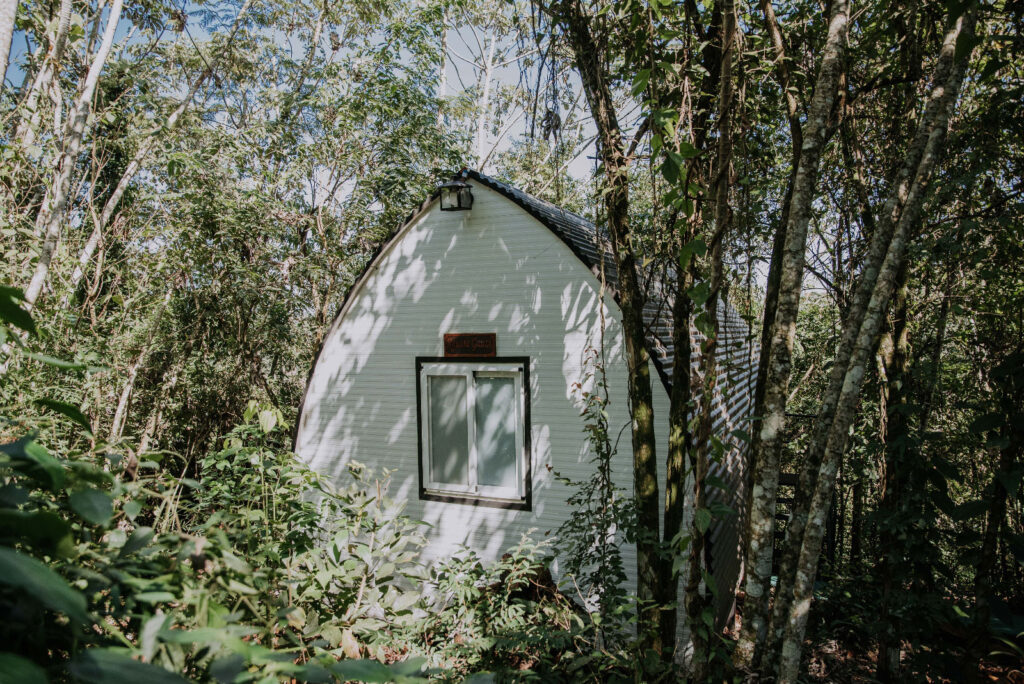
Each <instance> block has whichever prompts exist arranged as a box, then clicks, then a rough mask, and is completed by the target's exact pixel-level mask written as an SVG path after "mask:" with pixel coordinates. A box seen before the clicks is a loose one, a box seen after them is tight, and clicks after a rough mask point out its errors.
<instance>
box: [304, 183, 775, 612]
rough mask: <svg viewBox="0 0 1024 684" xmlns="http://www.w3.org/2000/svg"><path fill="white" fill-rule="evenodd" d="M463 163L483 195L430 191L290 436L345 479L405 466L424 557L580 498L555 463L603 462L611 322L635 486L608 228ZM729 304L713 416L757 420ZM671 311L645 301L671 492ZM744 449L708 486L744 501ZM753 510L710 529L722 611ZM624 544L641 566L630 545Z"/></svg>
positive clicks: (631, 568) (615, 414) (363, 285)
mask: <svg viewBox="0 0 1024 684" xmlns="http://www.w3.org/2000/svg"><path fill="white" fill-rule="evenodd" d="M457 179H458V180H461V181H463V182H465V183H468V184H469V186H470V190H471V192H472V209H471V210H469V211H443V210H442V209H441V207H440V203H439V193H434V195H433V196H432V197H431V198H429V199H428V200H427V201H426V202H424V203H423V204H422V205H421V206H420V207H419V208H418V209H417V210H416V211H415V212H414V213H413V214H412V215H411V216H410V217H409V219H408V220H407V221H406V222H405V223H404V224H403V225H402V226H401V227H399V228H398V230H397V231H396V232H395V233H394V234H393V236H392V237H391V239H390V240H389V241H388V242H387V243H386V244H385V245H384V246H383V247H382V248H381V250H380V251H379V253H378V254H377V255H376V256H375V257H374V258H373V259H372V260H371V261H370V263H369V264H368V266H367V268H366V270H365V272H364V273H363V274H362V276H361V277H360V278H359V279H358V280H357V281H356V283H355V284H354V286H353V287H352V289H351V290H350V292H349V293H348V296H347V297H346V299H345V301H344V303H343V305H342V308H341V310H340V312H339V314H338V316H337V318H336V319H335V321H334V323H333V325H332V326H331V329H330V332H329V333H328V335H327V336H326V338H325V339H324V342H323V346H322V348H321V350H320V352H319V354H318V356H317V359H316V361H315V364H314V367H313V369H312V372H311V374H310V378H309V383H308V386H307V388H306V393H305V396H304V398H303V402H302V406H301V408H300V414H299V422H298V427H297V431H296V440H295V451H296V453H297V454H298V455H299V456H300V457H301V458H302V459H303V460H304V461H305V462H307V463H309V464H310V465H311V466H312V467H313V468H314V469H315V470H317V471H318V472H320V473H323V474H326V475H328V476H331V477H333V478H336V479H337V480H338V481H341V480H342V479H343V478H344V477H345V475H346V464H347V463H348V462H349V461H350V460H354V461H358V462H360V463H364V464H366V465H368V466H369V467H370V468H372V469H373V470H374V471H376V472H380V471H381V470H382V469H385V468H387V469H389V470H391V471H394V474H393V475H392V478H391V483H390V490H389V495H390V496H391V497H394V498H397V499H399V500H404V501H406V502H407V506H406V512H407V513H408V514H409V515H410V516H412V517H413V518H417V519H420V520H422V521H424V522H426V523H429V524H430V526H431V527H430V528H429V530H428V533H427V536H428V540H429V541H428V546H427V548H426V549H425V560H426V561H428V562H429V561H431V560H434V559H443V558H447V557H450V556H452V555H454V554H457V553H459V551H460V549H462V548H463V547H469V548H472V549H473V550H474V551H475V552H476V553H477V554H478V555H479V556H480V557H481V558H482V559H484V560H485V561H486V560H491V561H493V560H496V559H498V558H500V557H501V555H502V554H503V553H504V552H505V551H506V550H508V549H509V548H511V547H513V546H515V545H516V544H517V543H518V542H519V540H520V537H521V536H522V535H523V534H527V533H531V531H532V534H534V535H536V536H537V538H538V539H539V538H544V537H545V535H553V534H554V533H555V531H556V530H557V529H558V528H559V526H560V525H561V524H562V523H563V522H564V521H565V520H566V518H567V516H570V515H572V513H573V512H572V510H571V509H570V508H569V507H568V506H567V504H566V499H567V498H568V496H569V495H570V493H571V492H570V491H569V490H568V489H567V488H566V487H565V486H563V485H562V484H561V483H560V482H558V481H557V480H556V479H555V477H554V476H553V471H556V472H558V473H560V474H561V475H564V476H566V477H569V478H570V479H572V480H584V479H586V478H588V477H589V476H590V474H591V469H592V467H593V466H592V464H591V463H590V459H591V455H590V453H589V447H588V442H587V439H586V437H585V435H584V433H583V419H582V418H581V416H580V412H581V410H582V408H583V405H584V404H583V399H582V396H581V392H580V384H581V383H583V385H584V386H589V385H592V379H590V380H588V378H591V375H592V373H593V367H592V365H591V364H590V363H589V362H588V354H592V351H593V350H595V349H597V348H599V347H600V345H601V344H602V339H603V345H604V357H605V369H606V373H607V378H608V384H609V393H610V404H609V406H608V413H609V425H610V429H611V432H612V434H613V435H619V434H621V437H620V438H619V439H618V454H617V465H616V468H615V473H616V477H617V478H618V480H619V484H620V486H622V487H623V488H624V489H625V490H626V491H627V492H629V493H632V491H633V486H632V454H631V453H630V449H631V437H630V430H629V422H630V416H629V412H628V408H627V403H628V402H627V392H626V380H627V370H626V360H625V358H624V347H623V340H622V325H621V313H620V311H619V309H618V306H617V305H616V303H615V300H614V296H613V295H614V292H615V284H616V274H615V268H614V262H613V261H612V259H611V257H610V256H609V255H608V253H607V249H606V247H604V246H603V245H604V243H603V242H599V239H598V237H597V231H596V230H595V228H594V226H593V224H591V223H590V222H588V221H586V220H585V219H583V218H581V217H579V216H577V215H576V214H573V213H571V212H568V211H565V210H562V209H559V208H558V207H555V206H553V205H551V204H549V203H547V202H544V201H543V200H540V199H537V198H534V197H531V196H529V195H527V194H525V193H523V192H521V191H519V190H516V189H514V188H512V187H510V186H508V185H506V184H503V183H500V182H498V181H496V180H494V179H492V178H489V177H487V176H484V175H482V174H480V173H477V172H475V171H471V170H464V171H462V172H461V173H460V174H459V175H458V176H457ZM599 255H601V256H600V257H599ZM602 258H603V260H604V269H605V273H604V278H605V284H606V289H605V290H604V293H602V281H601V276H600V267H601V259H602ZM722 312H723V314H724V316H722V318H723V322H722V326H723V327H722V334H723V339H722V340H721V343H720V345H719V349H720V352H719V353H720V361H719V367H720V369H722V370H721V372H720V382H719V383H718V386H719V389H720V396H717V397H716V402H717V403H716V406H717V409H716V410H717V411H718V414H719V415H718V420H717V425H718V427H716V431H717V433H718V434H720V435H726V434H727V433H729V432H730V431H731V430H733V429H736V428H742V429H746V430H748V431H749V425H748V421H749V412H750V404H751V397H752V394H753V384H754V377H755V375H756V349H755V347H754V346H753V345H752V344H751V343H750V342H749V340H750V337H751V336H750V334H749V332H750V331H749V329H748V326H747V324H746V323H745V322H744V321H743V320H742V319H740V318H739V317H738V316H737V315H736V313H735V312H734V311H733V310H732V309H731V308H729V307H725V306H723V310H722ZM670 314H671V305H670V304H668V303H667V302H664V301H661V300H660V298H658V297H651V301H650V302H649V303H648V305H647V307H646V308H645V318H646V320H647V322H648V324H649V330H648V347H649V350H650V352H651V357H652V362H651V366H652V367H651V377H652V379H654V383H655V387H654V407H655V416H656V425H657V435H658V450H659V451H658V454H659V459H660V460H661V464H660V466H659V477H660V480H661V483H662V485H661V487H660V489H661V493H662V496H664V472H665V465H664V454H665V445H666V444H667V442H668V408H669V400H668V397H669V395H668V391H667V390H668V389H669V386H670V385H669V379H670V377H671V366H672V347H671V338H670V335H671V320H670ZM602 325H603V326H604V331H603V336H602ZM446 336H448V337H447V341H446ZM695 356H696V354H695ZM659 378H660V382H659ZM620 431H621V433H620ZM745 464H746V452H745V445H744V444H743V443H742V442H741V441H738V440H735V443H734V444H733V445H732V446H731V448H730V450H729V452H728V453H727V455H726V458H725V459H724V461H723V462H722V463H721V464H717V465H716V466H715V469H714V472H716V473H717V474H718V475H719V476H720V477H721V478H722V479H724V480H725V481H726V482H728V483H729V485H730V487H731V488H732V491H729V492H723V491H722V490H721V489H719V488H714V489H709V490H708V493H709V496H710V497H712V498H714V499H718V500H724V502H725V503H726V504H728V505H730V506H731V507H732V508H733V509H734V510H736V511H741V512H742V511H743V509H744V506H743V502H744V501H745V480H746V477H745V471H746V469H745ZM741 517H742V515H741V516H731V517H730V518H726V519H724V520H721V521H716V522H715V524H714V529H713V532H712V553H711V556H712V572H713V574H714V576H715V578H716V583H717V585H718V587H719V589H720V601H719V609H718V618H719V620H720V622H721V623H723V624H724V622H725V621H726V620H727V618H728V617H729V616H730V614H731V611H732V608H733V604H734V594H735V588H736V586H737V583H738V581H739V576H740V571H741V557H742V549H741V535H740V530H741V527H742V520H741V519H740V518H741ZM687 519H688V518H687ZM556 548H557V545H556ZM622 551H623V559H624V561H625V564H626V568H627V571H628V572H630V574H631V576H634V577H635V571H636V560H635V548H634V547H633V546H631V545H624V547H623V549H622ZM553 572H554V573H555V576H556V577H557V576H558V568H557V567H555V568H553ZM630 581H631V582H635V580H634V579H631V580H630Z"/></svg>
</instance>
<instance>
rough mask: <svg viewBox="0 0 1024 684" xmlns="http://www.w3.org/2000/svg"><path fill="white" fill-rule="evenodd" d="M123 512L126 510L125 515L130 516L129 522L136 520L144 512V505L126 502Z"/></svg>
mask: <svg viewBox="0 0 1024 684" xmlns="http://www.w3.org/2000/svg"><path fill="white" fill-rule="evenodd" d="M122 510H124V514H125V515H126V516H128V519H129V520H135V518H137V517H139V513H141V512H142V504H141V503H139V502H138V501H126V502H125V504H124V506H122Z"/></svg>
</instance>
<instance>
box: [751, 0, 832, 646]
mask: <svg viewBox="0 0 1024 684" xmlns="http://www.w3.org/2000/svg"><path fill="white" fill-rule="evenodd" d="M848 21H849V2H848V1H847V0H837V1H836V2H835V3H834V4H833V5H832V16H831V17H830V19H829V27H828V37H827V39H826V41H825V48H824V51H823V54H822V58H821V67H820V68H819V71H818V77H817V82H816V84H815V88H814V96H813V98H812V99H811V105H810V109H809V112H808V116H807V123H806V127H805V130H804V139H803V147H802V148H801V151H800V161H799V168H798V170H797V175H796V181H795V183H794V185H793V196H792V200H791V202H790V213H789V221H788V225H787V228H786V243H785V244H786V247H785V250H784V252H783V258H782V270H781V278H780V285H779V301H778V306H777V309H776V318H775V326H774V331H773V334H772V342H771V355H770V361H769V364H768V372H767V376H766V381H765V400H764V417H763V419H762V422H761V427H760V430H759V432H760V435H759V439H760V448H759V451H758V453H757V454H756V455H755V468H754V480H753V488H752V495H751V510H750V532H749V539H748V547H747V564H746V569H747V584H746V594H747V599H746V604H745V606H746V613H745V615H744V620H743V628H742V632H741V636H740V641H739V643H738V645H737V649H738V650H740V651H741V652H740V653H738V654H737V660H738V661H739V662H741V663H752V664H755V665H756V662H757V655H758V654H757V648H758V646H759V645H760V644H763V643H764V638H765V635H766V630H767V626H768V625H767V622H768V620H767V617H768V592H769V587H770V586H771V572H772V548H773V544H774V535H775V499H776V494H777V492H778V486H779V457H780V453H781V450H782V438H783V428H784V426H785V413H786V394H787V390H788V386H789V376H790V371H791V367H792V360H791V357H792V351H793V339H794V336H795V333H796V315H797V311H798V309H799V306H800V291H801V285H802V282H803V271H804V251H805V248H806V243H807V226H808V223H809V221H810V212H811V204H812V202H813V200H814V197H815V187H816V185H817V176H818V164H819V162H820V160H821V154H822V150H823V148H824V142H825V134H826V129H827V124H828V118H829V114H830V112H831V111H832V106H833V104H834V102H835V99H836V92H837V90H838V86H839V76H840V72H841V69H842V58H843V53H844V51H845V47H846V27H847V22H848Z"/></svg>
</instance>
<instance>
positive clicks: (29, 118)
mask: <svg viewBox="0 0 1024 684" xmlns="http://www.w3.org/2000/svg"><path fill="white" fill-rule="evenodd" d="M70 27H71V0H61V3H60V10H59V11H58V14H57V33H56V34H54V37H53V42H52V43H50V48H49V49H48V50H47V51H46V56H45V57H44V58H43V65H42V67H40V69H39V71H38V72H37V73H36V75H35V78H33V79H32V84H31V85H30V86H29V90H28V93H27V95H26V97H25V99H24V103H23V104H22V107H21V110H22V111H21V114H20V117H21V118H20V119H19V120H18V125H17V126H16V127H15V134H14V139H15V140H17V141H19V144H21V145H22V147H23V148H27V147H30V146H31V145H32V144H33V143H34V142H35V138H36V133H37V132H38V131H39V121H40V119H41V118H42V110H41V109H40V105H39V100H40V97H41V96H42V95H43V94H44V93H46V94H50V95H51V96H52V92H53V86H52V84H53V76H54V74H55V73H56V72H57V68H58V65H59V64H60V60H61V59H62V58H63V57H64V48H65V46H66V45H67V42H68V41H67V38H68V29H69V28H70Z"/></svg>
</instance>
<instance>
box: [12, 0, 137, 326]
mask: <svg viewBox="0 0 1024 684" xmlns="http://www.w3.org/2000/svg"><path fill="white" fill-rule="evenodd" d="M122 2H123V0H113V3H112V4H111V6H110V10H109V13H108V16H107V24H106V27H105V29H104V31H103V39H102V41H101V43H100V47H99V49H98V50H97V51H96V54H95V56H94V57H93V58H92V62H91V64H90V66H89V72H88V73H87V74H86V77H85V81H84V82H83V84H82V86H81V87H80V88H79V92H78V96H77V97H76V98H75V103H74V106H73V107H72V109H71V112H70V115H69V116H68V122H67V125H66V126H65V128H64V145H63V150H62V152H61V154H60V155H59V156H58V157H57V161H56V164H55V165H54V170H53V174H52V176H51V180H50V183H49V184H48V185H47V188H46V193H45V194H44V196H43V204H42V207H41V208H40V210H39V215H38V217H37V218H36V232H37V233H40V234H42V235H43V245H42V248H41V249H40V252H39V261H38V262H37V263H36V270H35V273H34V274H33V275H32V280H31V281H30V282H29V285H28V287H27V288H25V303H26V305H27V308H29V309H31V308H32V307H33V306H35V303H36V301H37V300H38V299H39V295H40V294H41V293H42V291H43V286H44V285H45V284H46V279H47V276H48V275H49V273H50V264H51V262H52V261H53V256H54V253H55V252H56V251H57V245H58V243H59V242H60V236H61V229H62V227H63V224H64V222H65V221H66V220H67V208H68V200H69V197H70V190H71V175H72V172H73V171H74V168H75V161H76V160H77V159H78V156H79V155H80V154H81V152H82V149H83V140H84V138H85V133H86V129H87V128H88V116H89V109H90V108H91V105H92V97H93V94H94V93H95V91H96V84H97V82H98V81H99V78H100V73H101V72H102V71H103V67H104V66H105V65H106V62H107V57H108V56H109V55H110V48H111V47H112V46H113V44H114V33H115V32H116V30H117V25H118V23H119V22H120V20H121V6H122ZM96 21H99V17H97V19H96Z"/></svg>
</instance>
